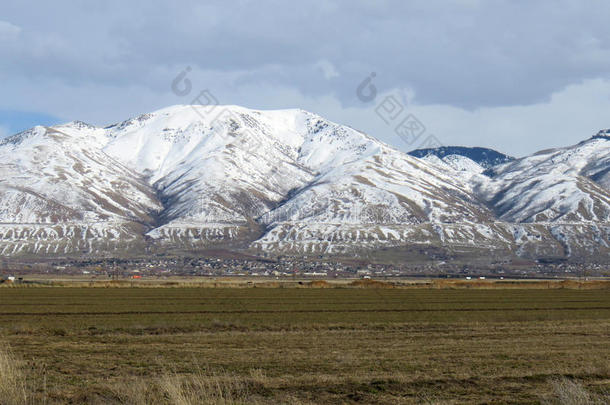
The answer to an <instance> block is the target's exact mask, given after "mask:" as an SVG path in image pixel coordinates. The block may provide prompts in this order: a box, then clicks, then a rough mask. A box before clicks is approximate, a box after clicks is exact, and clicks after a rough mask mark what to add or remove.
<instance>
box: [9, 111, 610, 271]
mask: <svg viewBox="0 0 610 405" xmlns="http://www.w3.org/2000/svg"><path fill="white" fill-rule="evenodd" d="M609 148H610V140H608V138H607V133H606V132H600V134H598V135H597V136H595V137H593V138H591V139H589V140H586V141H583V142H581V143H580V144H578V145H575V146H573V147H569V148H563V149H557V150H553V151H543V152H540V153H538V154H535V155H533V156H529V157H526V158H522V159H517V160H512V159H510V158H509V157H507V156H506V155H502V154H499V153H498V152H495V151H490V150H483V149H482V148H470V149H472V150H466V149H465V150H461V149H460V150H457V149H456V150H454V149H447V150H444V151H441V152H438V153H431V152H430V151H428V152H427V153H425V154H424V155H422V158H421V159H420V158H417V157H414V156H410V155H408V154H405V153H402V152H400V151H398V150H396V149H394V148H392V147H390V146H389V145H386V144H384V143H382V142H380V141H378V140H376V139H374V138H372V137H370V136H368V135H366V134H364V133H361V132H358V131H356V130H354V129H351V128H349V127H346V126H342V125H339V124H336V123H333V122H330V121H328V120H325V119H324V118H322V117H320V116H317V115H315V114H312V113H308V112H306V111H302V110H280V111H256V110H250V109H246V108H242V107H237V106H216V107H210V106H207V107H204V106H173V107H169V108H166V109H163V110H159V111H156V112H153V113H149V114H144V115H141V116H139V117H136V118H133V119H130V120H127V121H125V122H122V123H119V124H116V125H112V126H109V127H107V128H96V127H93V126H89V125H87V124H83V123H80V122H72V123H69V124H65V125H60V126H55V127H35V128H33V129H31V130H29V131H26V132H24V133H21V134H17V135H15V136H13V137H10V138H7V139H4V140H2V141H0V158H1V160H0V161H1V162H2V163H0V174H1V176H0V207H2V208H0V252H1V253H2V254H3V255H7V256H8V255H28V254H30V255H32V254H33V255H43V254H44V255H90V256H112V255H143V254H149V253H150V252H153V253H154V252H186V251H189V252H197V251H199V250H201V249H207V248H210V247H223V248H229V249H239V250H244V251H249V252H251V253H255V254H266V255H274V254H294V255H307V254H312V253H315V254H319V255H349V256H350V257H353V256H367V257H368V256H369V255H371V254H373V255H380V254H382V255H387V256H388V257H393V258H397V257H398V258H402V259H404V258H407V259H408V258H409V257H420V258H422V260H427V259H430V258H433V257H446V258H452V257H454V258H455V257H479V258H480V257H481V252H485V259H486V260H500V259H502V258H510V257H516V256H522V257H529V258H536V257H547V256H562V257H568V258H570V259H573V260H581V259H582V260H584V259H583V258H587V259H588V260H592V259H594V260H602V261H603V260H607V257H608V253H609V251H608V244H609V243H610V242H609V239H610V238H609V234H610V227H609V226H608V223H609V222H610V221H609V217H608V214H609V212H610V208H609V207H610V197H609V192H608V176H609V174H608V173H609V168H610V149H609ZM462 149H464V148H462ZM478 149H481V151H479V150H478ZM492 152H493V153H492ZM418 153H419V152H418ZM422 153H423V152H422ZM496 163H500V164H496ZM383 252H385V253H383ZM431 252H432V253H431Z"/></svg>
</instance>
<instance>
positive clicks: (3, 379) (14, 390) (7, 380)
mask: <svg viewBox="0 0 610 405" xmlns="http://www.w3.org/2000/svg"><path fill="white" fill-rule="evenodd" d="M0 403H2V404H3V405H22V404H27V403H28V393H27V388H26V377H25V374H24V373H23V372H22V370H21V368H20V367H19V365H18V363H17V360H16V359H15V356H13V354H12V352H11V351H10V349H6V348H4V349H3V348H0Z"/></svg>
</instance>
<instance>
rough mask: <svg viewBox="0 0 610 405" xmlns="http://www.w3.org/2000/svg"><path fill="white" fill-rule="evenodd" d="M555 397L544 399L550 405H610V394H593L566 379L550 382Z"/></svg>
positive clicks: (580, 384) (578, 383) (579, 384)
mask: <svg viewBox="0 0 610 405" xmlns="http://www.w3.org/2000/svg"><path fill="white" fill-rule="evenodd" d="M549 384H550V385H551V387H552V392H553V396H552V398H551V399H544V400H543V403H546V404H549V405H607V404H610V394H608V393H593V392H591V391H589V390H588V389H587V388H585V387H584V386H583V384H582V383H580V382H578V381H574V380H571V379H569V378H566V377H561V378H556V379H552V380H550V382H549Z"/></svg>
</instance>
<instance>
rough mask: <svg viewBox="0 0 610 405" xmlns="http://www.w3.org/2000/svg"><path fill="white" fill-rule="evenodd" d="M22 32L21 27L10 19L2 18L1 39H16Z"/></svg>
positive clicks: (0, 24) (0, 22)
mask: <svg viewBox="0 0 610 405" xmlns="http://www.w3.org/2000/svg"><path fill="white" fill-rule="evenodd" d="M20 33H21V28H20V27H18V26H16V25H15V24H11V23H10V22H8V21H2V20H0V41H2V40H11V39H15V38H16V37H17V36H19V34H20Z"/></svg>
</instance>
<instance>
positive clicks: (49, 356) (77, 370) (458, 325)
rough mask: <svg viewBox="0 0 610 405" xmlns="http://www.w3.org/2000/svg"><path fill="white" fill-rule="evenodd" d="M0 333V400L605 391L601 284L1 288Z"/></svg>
mask: <svg viewBox="0 0 610 405" xmlns="http://www.w3.org/2000/svg"><path fill="white" fill-rule="evenodd" d="M0 342H2V344H3V347H2V348H0V352H2V353H4V354H2V353H0V374H2V375H0V377H1V378H0V393H2V397H0V402H2V401H3V400H5V401H10V398H13V399H14V401H15V402H13V403H32V404H34V403H36V404H40V403H46V404H63V403H73V404H83V403H87V404H90V403H91V404H106V403H111V404H112V403H116V404H145V403H167V404H169V403H177V404H188V403H192V404H196V403H223V404H231V403H248V404H249V403H260V404H276V403H285V404H337V403H347V404H352V403H354V404H355V403H381V404H396V403H405V404H410V403H430V404H463V403H607V401H608V399H609V396H608V395H610V394H609V393H610V291H609V290H607V289H598V290H577V289H550V290H544V289H371V288H369V289H362V288H316V289H305V288H214V289H211V288H74V287H72V288H1V289H0ZM9 377H10V378H9ZM7 398H8V399H7ZM569 401H574V402H569ZM579 401H580V402H579ZM596 401H598V402H596ZM2 403H4V402H2ZM8 403H11V402H8Z"/></svg>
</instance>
